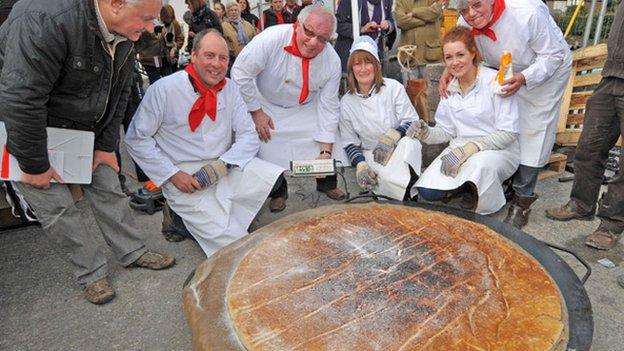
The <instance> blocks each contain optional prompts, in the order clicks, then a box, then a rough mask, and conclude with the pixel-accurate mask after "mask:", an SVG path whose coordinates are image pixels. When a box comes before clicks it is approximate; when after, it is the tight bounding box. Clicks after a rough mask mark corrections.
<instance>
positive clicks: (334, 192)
mask: <svg viewBox="0 0 624 351" xmlns="http://www.w3.org/2000/svg"><path fill="white" fill-rule="evenodd" d="M323 192H324V193H325V195H327V197H328V198H330V199H332V200H336V201H340V200H344V199H345V198H346V197H347V196H346V195H345V193H344V192H343V191H342V190H340V189H338V188H333V189H330V190H327V191H323Z"/></svg>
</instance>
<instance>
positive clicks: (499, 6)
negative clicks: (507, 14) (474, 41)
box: [470, 0, 505, 41]
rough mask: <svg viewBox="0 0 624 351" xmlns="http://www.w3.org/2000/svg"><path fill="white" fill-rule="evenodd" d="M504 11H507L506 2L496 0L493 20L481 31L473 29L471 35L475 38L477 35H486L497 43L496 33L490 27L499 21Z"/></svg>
mask: <svg viewBox="0 0 624 351" xmlns="http://www.w3.org/2000/svg"><path fill="white" fill-rule="evenodd" d="M503 11H505V0H494V5H493V6H492V19H491V20H490V22H489V23H488V24H487V25H486V26H485V27H483V28H481V29H477V28H472V30H471V31H470V34H472V35H473V36H475V37H476V36H477V35H485V36H486V37H488V38H490V39H492V41H496V33H494V31H493V30H492V29H490V27H492V26H493V25H494V23H496V21H498V19H499V18H500V16H501V15H502V14H503Z"/></svg>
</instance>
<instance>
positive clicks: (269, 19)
mask: <svg viewBox="0 0 624 351" xmlns="http://www.w3.org/2000/svg"><path fill="white" fill-rule="evenodd" d="M293 22H295V16H293V15H292V14H291V13H290V12H288V11H286V8H285V7H284V0H271V8H268V9H266V10H264V11H263V12H262V21H260V22H258V25H257V26H256V28H258V30H262V29H266V28H268V27H271V26H274V25H276V24H284V23H293Z"/></svg>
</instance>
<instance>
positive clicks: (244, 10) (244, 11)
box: [238, 0, 259, 28]
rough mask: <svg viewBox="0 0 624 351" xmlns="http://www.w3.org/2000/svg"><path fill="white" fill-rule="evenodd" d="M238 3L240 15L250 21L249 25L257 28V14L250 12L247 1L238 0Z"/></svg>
mask: <svg viewBox="0 0 624 351" xmlns="http://www.w3.org/2000/svg"><path fill="white" fill-rule="evenodd" d="M238 4H239V5H240V10H241V17H242V18H243V19H244V20H245V21H247V22H249V23H251V25H252V26H254V28H257V27H258V22H259V19H258V16H256V15H254V14H253V13H251V9H250V8H249V1H247V0H238Z"/></svg>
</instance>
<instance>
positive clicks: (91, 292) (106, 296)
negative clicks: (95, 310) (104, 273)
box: [84, 277, 115, 305]
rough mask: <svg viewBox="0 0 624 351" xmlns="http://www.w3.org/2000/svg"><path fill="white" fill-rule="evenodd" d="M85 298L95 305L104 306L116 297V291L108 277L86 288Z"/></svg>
mask: <svg viewBox="0 0 624 351" xmlns="http://www.w3.org/2000/svg"><path fill="white" fill-rule="evenodd" d="M84 295H85V298H86V299H87V300H88V301H89V302H91V303H92V304H95V305H103V304H105V303H107V302H109V301H110V300H112V299H113V298H114V297H115V290H113V287H112V286H111V285H110V282H109V281H108V278H107V277H104V278H102V279H98V280H96V281H95V282H93V283H91V284H87V285H85V287H84Z"/></svg>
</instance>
